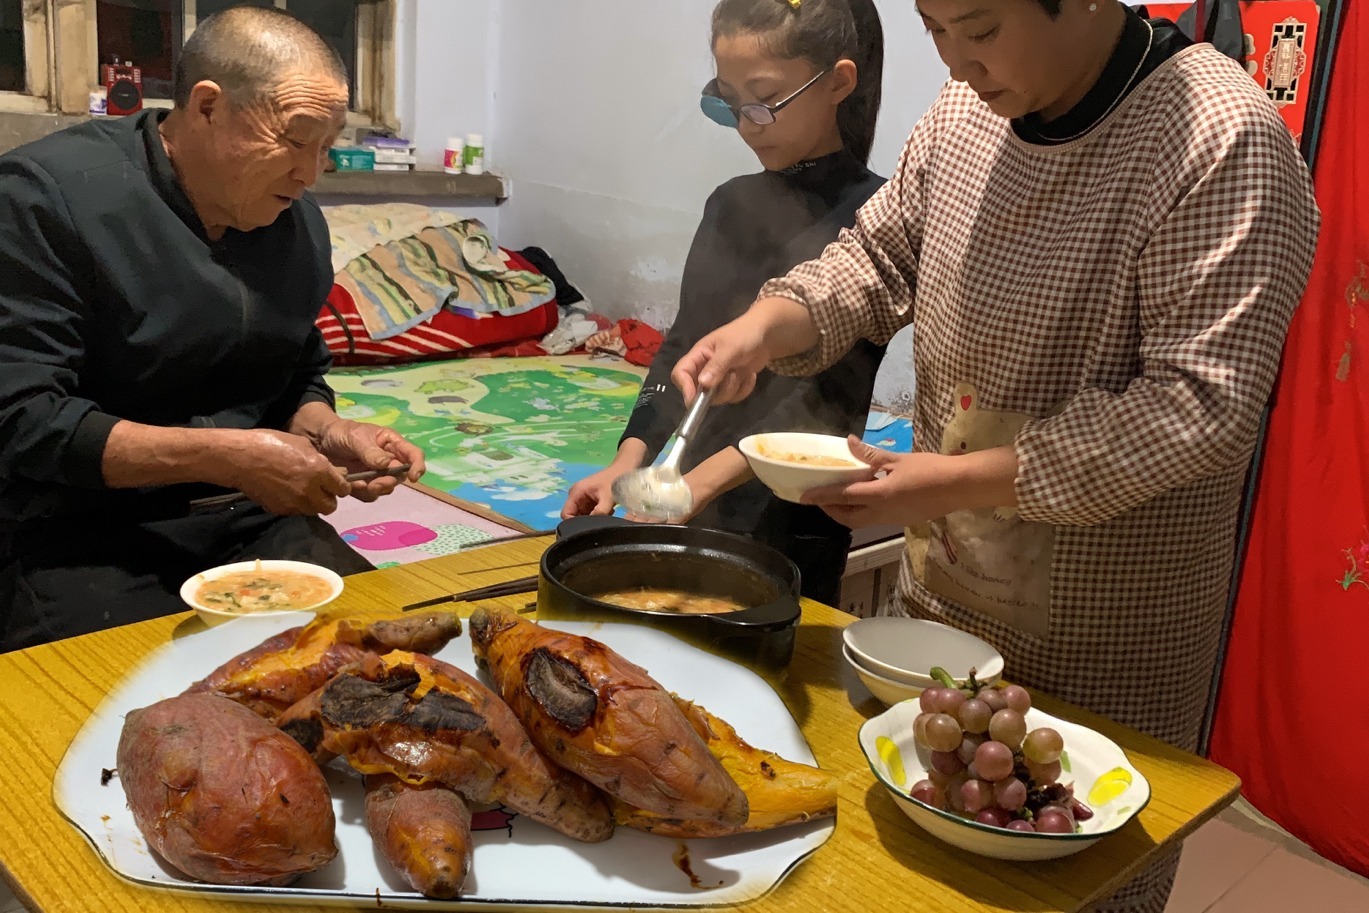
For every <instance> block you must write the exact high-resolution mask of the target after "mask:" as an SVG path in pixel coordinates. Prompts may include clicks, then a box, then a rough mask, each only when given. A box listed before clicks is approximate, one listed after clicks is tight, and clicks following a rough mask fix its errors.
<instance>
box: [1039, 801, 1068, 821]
mask: <svg viewBox="0 0 1369 913" xmlns="http://www.w3.org/2000/svg"><path fill="white" fill-rule="evenodd" d="M1047 812H1054V813H1055V814H1057V815H1064V816H1065V817H1066V818H1068V819H1070V824H1073V823H1074V809H1072V808H1070V807H1069V806H1068V805H1064V804H1062V803H1058V802H1052V803H1051V804H1050V805H1044V806H1042V807H1041V811H1039V812H1037V814H1038V815H1044V814H1046V813H1047Z"/></svg>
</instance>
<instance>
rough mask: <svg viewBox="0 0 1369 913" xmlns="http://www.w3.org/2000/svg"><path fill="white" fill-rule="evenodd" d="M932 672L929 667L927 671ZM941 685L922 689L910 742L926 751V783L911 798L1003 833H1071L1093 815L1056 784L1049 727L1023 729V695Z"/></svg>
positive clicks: (1015, 690) (1055, 737)
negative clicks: (919, 709)
mask: <svg viewBox="0 0 1369 913" xmlns="http://www.w3.org/2000/svg"><path fill="white" fill-rule="evenodd" d="M939 671H940V670H933V674H935V673H936V672H939ZM937 678H938V679H939V680H941V681H943V682H948V683H949V686H948V687H942V688H928V689H926V690H924V691H923V692H922V696H921V698H920V706H921V708H922V712H921V713H920V714H918V716H917V719H916V720H914V722H913V737H914V738H915V739H916V740H917V743H918V744H919V745H921V746H923V747H925V748H927V749H928V750H929V751H931V756H932V760H931V769H930V770H929V771H928V778H927V779H926V780H920V781H918V783H916V784H915V785H914V786H913V789H912V795H913V798H915V799H917V800H919V801H920V802H925V803H927V804H928V805H930V806H932V807H933V808H939V809H943V810H946V811H951V812H955V813H956V814H959V815H963V816H964V817H966V818H970V819H973V820H974V821H977V822H979V823H980V824H989V825H993V826H994V827H1002V828H1006V829H1008V830H1010V831H1031V832H1035V833H1040V834H1073V833H1074V832H1075V829H1076V823H1077V822H1079V821H1086V820H1088V819H1089V818H1091V817H1093V812H1092V811H1091V810H1090V809H1089V808H1088V807H1087V806H1085V805H1084V804H1083V803H1082V802H1080V801H1079V800H1077V799H1075V798H1074V792H1073V786H1072V785H1071V786H1064V785H1062V784H1060V783H1059V782H1058V781H1059V779H1060V755H1061V753H1062V752H1063V751H1064V749H1065V742H1064V740H1063V739H1062V738H1061V737H1060V733H1058V732H1056V731H1055V730H1054V729H1049V728H1046V727H1042V728H1039V729H1033V730H1032V731H1030V732H1028V731H1027V721H1026V713H1027V711H1028V710H1030V709H1031V696H1030V695H1029V694H1027V690H1026V689H1025V688H1022V687H1020V686H1018V685H1007V686H1004V687H997V686H988V685H986V686H981V685H979V684H978V683H977V682H976V681H975V680H974V676H973V675H971V677H970V681H969V686H968V687H960V686H957V685H955V683H954V681H952V680H951V679H950V677H949V676H946V675H944V673H943V674H942V675H938V676H937Z"/></svg>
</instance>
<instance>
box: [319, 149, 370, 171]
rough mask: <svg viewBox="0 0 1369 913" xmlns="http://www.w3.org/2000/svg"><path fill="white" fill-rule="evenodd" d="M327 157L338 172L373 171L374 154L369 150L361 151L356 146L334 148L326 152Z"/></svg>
mask: <svg viewBox="0 0 1369 913" xmlns="http://www.w3.org/2000/svg"><path fill="white" fill-rule="evenodd" d="M328 157H329V158H330V159H332V160H333V164H334V165H336V166H337V170H338V171H373V170H375V165H376V154H375V152H373V151H372V150H370V149H362V148H360V147H358V146H334V147H333V148H332V149H329V150H328Z"/></svg>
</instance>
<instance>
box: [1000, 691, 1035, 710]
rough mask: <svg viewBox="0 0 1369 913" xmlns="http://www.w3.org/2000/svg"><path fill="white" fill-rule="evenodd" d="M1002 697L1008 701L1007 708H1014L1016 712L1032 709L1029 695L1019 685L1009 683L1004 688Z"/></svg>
mask: <svg viewBox="0 0 1369 913" xmlns="http://www.w3.org/2000/svg"><path fill="white" fill-rule="evenodd" d="M1003 699H1004V700H1005V701H1007V702H1008V709H1010V710H1016V711H1017V712H1018V713H1026V712H1027V711H1028V710H1030V709H1032V698H1031V695H1030V694H1028V693H1027V689H1026V688H1023V687H1022V686H1021V685H1009V686H1008V687H1006V688H1004V689H1003Z"/></svg>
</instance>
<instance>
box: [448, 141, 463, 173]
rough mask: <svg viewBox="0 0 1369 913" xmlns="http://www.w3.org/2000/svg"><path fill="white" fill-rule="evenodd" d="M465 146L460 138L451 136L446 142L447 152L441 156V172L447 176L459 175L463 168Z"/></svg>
mask: <svg viewBox="0 0 1369 913" xmlns="http://www.w3.org/2000/svg"><path fill="white" fill-rule="evenodd" d="M465 158H466V144H465V143H463V142H462V141H461V137H459V136H453V137H451V138H450V139H448V140H447V151H446V152H444V153H443V155H442V170H443V171H445V172H447V173H448V174H460V173H461V171H462V169H463V168H464V162H465Z"/></svg>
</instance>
